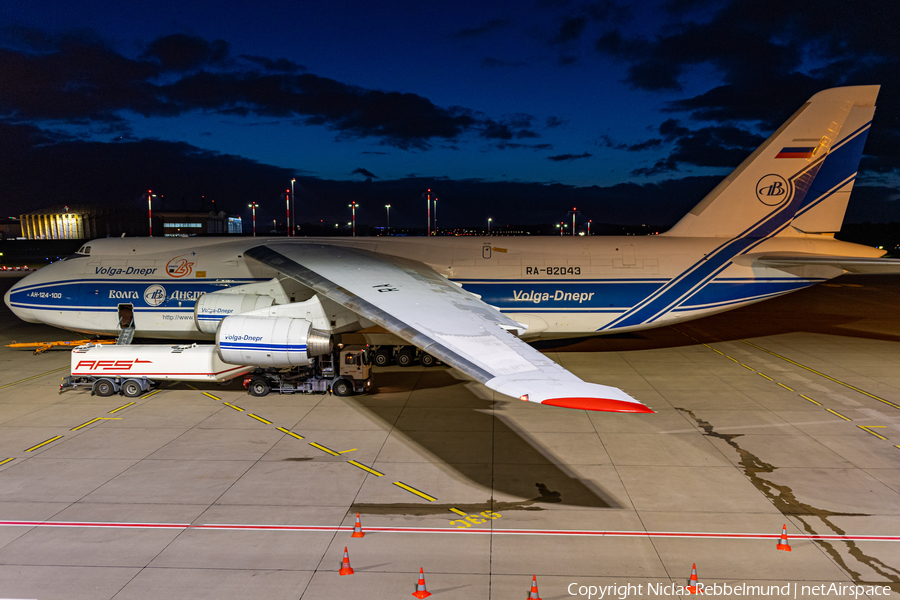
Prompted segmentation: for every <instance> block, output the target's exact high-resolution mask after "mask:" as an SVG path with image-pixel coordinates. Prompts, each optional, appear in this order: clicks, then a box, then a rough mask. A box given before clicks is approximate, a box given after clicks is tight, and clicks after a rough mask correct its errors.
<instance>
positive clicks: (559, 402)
mask: <svg viewBox="0 0 900 600" xmlns="http://www.w3.org/2000/svg"><path fill="white" fill-rule="evenodd" d="M541 404H546V405H548V406H561V407H563V408H574V409H576V410H597V411H604V412H618V413H653V410H652V409H651V408H650V407H648V406H645V405H643V404H641V403H640V402H626V401H625V400H612V399H610V398H551V399H549V400H544V401H543V402H541Z"/></svg>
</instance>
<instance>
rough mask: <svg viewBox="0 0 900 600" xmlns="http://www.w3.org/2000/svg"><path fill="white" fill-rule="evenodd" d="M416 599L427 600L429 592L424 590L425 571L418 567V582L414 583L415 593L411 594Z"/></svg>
mask: <svg viewBox="0 0 900 600" xmlns="http://www.w3.org/2000/svg"><path fill="white" fill-rule="evenodd" d="M412 595H413V596H415V597H416V598H427V597H428V596H430V595H431V592H429V591H428V590H426V589H425V569H423V568H422V567H419V582H418V583H416V591H414V592H413V593H412Z"/></svg>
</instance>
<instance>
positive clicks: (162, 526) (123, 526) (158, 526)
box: [0, 521, 353, 529]
mask: <svg viewBox="0 0 900 600" xmlns="http://www.w3.org/2000/svg"><path fill="white" fill-rule="evenodd" d="M0 527H108V528H110V529H129V528H132V529H187V528H188V527H190V524H187V523H103V522H100V523H87V522H79V521H0ZM350 529H353V528H352V527H351V528H350Z"/></svg>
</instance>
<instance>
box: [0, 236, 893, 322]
mask: <svg viewBox="0 0 900 600" xmlns="http://www.w3.org/2000/svg"><path fill="white" fill-rule="evenodd" d="M266 241H267V240H266V239H265V238H176V239H173V238H112V239H100V240H94V241H92V242H89V243H87V244H85V246H89V247H90V254H87V255H76V256H74V257H71V258H69V259H66V260H64V261H60V262H57V263H54V264H51V265H48V266H46V267H44V268H42V269H40V270H39V271H38V272H36V273H34V274H32V275H29V276H28V277H26V278H24V279H23V280H22V281H20V282H19V283H18V284H16V285H15V286H14V287H13V288H12V289H11V290H10V291H9V292H7V295H6V303H7V305H8V306H10V308H11V309H12V311H13V312H14V313H15V314H16V315H17V316H19V317H20V318H22V319H24V320H26V321H30V322H40V323H47V324H49V325H53V326H56V327H61V328H64V329H69V330H73V331H79V332H85V333H94V334H108V335H114V334H116V333H117V332H118V330H119V319H120V308H121V307H122V306H126V307H130V308H131V310H132V311H133V314H134V324H135V329H136V335H137V336H138V337H147V338H170V339H211V338H212V337H213V336H212V335H210V334H208V333H202V332H201V331H199V330H198V328H197V326H196V323H195V316H194V303H195V301H196V299H197V298H198V297H199V296H200V295H202V294H208V293H213V292H216V291H222V290H226V289H229V288H233V287H235V286H242V285H247V284H252V283H254V282H266V281H270V280H272V279H273V278H277V279H283V277H281V276H279V273H277V272H276V271H274V270H272V269H270V268H268V267H265V266H263V265H261V264H259V263H256V262H255V261H253V260H250V259H245V258H244V257H243V252H244V251H245V250H247V249H249V248H252V247H255V246H259V245H262V244H264V243H266ZM270 241H273V242H275V241H277V242H278V243H286V242H287V243H291V242H294V241H295V242H296V243H298V244H304V243H306V244H309V243H320V244H329V245H343V246H352V247H355V248H361V249H366V250H371V251H374V252H378V253H380V254H385V255H391V256H397V257H401V258H406V259H411V260H416V261H420V262H423V263H425V264H427V265H428V266H430V267H431V268H433V269H434V270H436V271H437V272H438V273H441V274H442V275H444V276H446V277H447V278H449V279H451V280H452V281H455V282H456V283H458V284H459V285H461V286H462V287H463V288H465V289H466V290H468V291H470V292H472V293H474V294H478V295H479V296H481V298H482V300H483V301H485V302H486V303H488V304H490V305H492V306H496V307H498V308H499V309H500V310H501V311H503V312H504V313H507V314H509V315H510V316H511V317H512V318H513V319H515V320H516V321H519V322H521V323H523V324H525V325H527V326H528V331H527V334H526V337H529V338H534V337H560V336H569V335H584V334H590V333H596V332H604V331H627V330H636V329H646V328H651V327H658V326H662V325H667V324H671V323H672V322H674V321H678V320H687V319H693V318H697V317H700V316H704V315H708V314H711V313H714V312H721V311H723V310H729V309H732V308H736V307H739V306H743V305H746V304H749V303H752V302H758V301H760V300H763V299H766V298H771V297H774V296H778V295H781V294H785V293H788V292H792V291H795V290H798V289H801V288H804V287H807V286H809V285H813V284H815V283H817V282H820V281H824V280H826V279H829V278H831V277H834V276H836V275H839V274H841V271H840V270H838V269H835V268H831V267H805V268H801V269H796V270H793V271H792V272H790V273H789V272H786V271H782V270H776V269H771V268H764V267H759V266H754V265H753V264H752V260H750V259H749V258H748V257H749V256H750V255H747V254H746V249H737V250H735V249H731V248H725V249H724V250H723V247H724V246H725V245H727V242H728V240H726V239H724V238H687V237H668V236H647V237H638V236H626V237H601V236H594V237H571V238H557V237H430V238H425V237H420V238H395V237H376V238H349V239H348V238H321V239H314V238H296V239H295V240H286V239H285V238H273V239H272V240H270ZM752 250H753V252H755V253H758V252H765V253H768V254H771V253H777V252H791V253H798V252H802V253H810V254H824V255H842V256H865V257H875V256H880V255H881V254H882V252H880V251H878V250H875V249H872V248H868V247H865V246H859V245H856V244H850V243H846V242H840V241H836V240H834V239H833V238H830V237H826V236H800V237H777V236H776V237H772V238H769V239H765V240H760V241H759V242H757V243H756V244H755V245H754V246H753V247H752ZM284 283H286V284H287V283H290V284H292V285H293V287H290V286H287V287H286V288H285V298H286V300H287V301H289V302H290V301H301V300H305V299H307V298H308V297H309V296H310V295H311V292H310V290H308V288H306V289H303V290H300V289H297V287H298V286H299V284H296V283H294V282H288V281H285V282H284ZM299 287H302V286H299Z"/></svg>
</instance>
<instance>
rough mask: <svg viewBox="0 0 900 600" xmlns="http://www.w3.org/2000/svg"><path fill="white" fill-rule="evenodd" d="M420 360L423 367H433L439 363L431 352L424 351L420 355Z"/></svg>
mask: <svg viewBox="0 0 900 600" xmlns="http://www.w3.org/2000/svg"><path fill="white" fill-rule="evenodd" d="M419 362H420V363H421V364H422V366H423V367H433V366H434V365H436V364H437V359H436V358H435V357H433V356H432V355H430V354H425V353H424V352H423V353H422V354H421V355H420V356H419Z"/></svg>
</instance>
